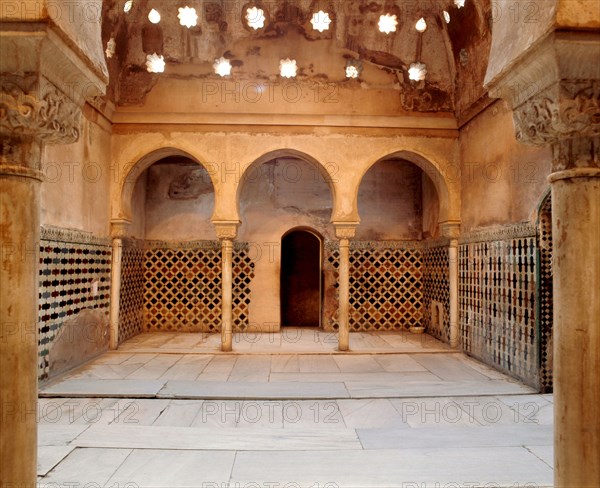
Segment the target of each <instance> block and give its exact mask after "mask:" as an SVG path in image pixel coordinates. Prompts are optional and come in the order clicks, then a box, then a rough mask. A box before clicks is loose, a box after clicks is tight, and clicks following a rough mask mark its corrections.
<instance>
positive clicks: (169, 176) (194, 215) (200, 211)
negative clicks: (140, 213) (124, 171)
mask: <svg viewBox="0 0 600 488" xmlns="http://www.w3.org/2000/svg"><path fill="white" fill-rule="evenodd" d="M214 199H215V194H214V190H213V188H212V183H211V181H210V177H209V176H208V173H207V172H206V170H205V169H204V168H202V167H200V166H198V165H197V164H196V163H194V162H189V163H188V164H185V163H184V164H183V165H182V164H177V163H174V164H168V163H167V164H160V163H157V164H154V165H153V166H151V167H150V168H149V169H148V170H147V183H146V202H145V208H144V213H145V229H146V232H145V235H146V239H148V240H162V241H193V240H195V241H202V240H205V241H211V240H215V239H216V234H215V229H214V225H213V223H212V222H211V220H210V218H211V216H212V212H213V208H214Z"/></svg>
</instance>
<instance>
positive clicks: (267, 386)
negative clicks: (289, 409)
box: [157, 381, 349, 400]
mask: <svg viewBox="0 0 600 488" xmlns="http://www.w3.org/2000/svg"><path fill="white" fill-rule="evenodd" d="M157 397H158V398H196V399H217V400H218V399H235V398H242V399H244V398H248V399H263V400H272V399H292V400H294V399H304V398H348V397H349V395H348V392H347V390H346V388H345V387H344V384H343V383H318V382H313V383H308V382H306V383H302V384H301V385H300V386H299V385H298V384H297V383H292V382H277V383H270V382H253V381H246V382H244V381H240V382H233V381H228V382H226V383H221V382H216V381H215V382H210V381H206V382H202V381H168V382H167V383H166V385H165V387H164V388H163V389H162V390H161V391H160V392H159V393H158V394H157Z"/></svg>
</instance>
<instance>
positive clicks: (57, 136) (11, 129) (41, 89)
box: [0, 73, 81, 144]
mask: <svg viewBox="0 0 600 488" xmlns="http://www.w3.org/2000/svg"><path fill="white" fill-rule="evenodd" d="M0 78H1V79H2V82H1V84H0V132H2V133H3V134H8V135H10V136H13V137H15V136H16V137H25V138H35V139H38V140H43V141H44V142H46V143H50V144H52V143H54V144H71V143H74V142H76V141H77V139H79V131H80V125H81V121H80V116H81V112H80V109H79V107H78V106H77V105H75V104H74V103H73V102H72V101H71V100H70V99H69V98H68V97H67V96H66V95H65V94H64V93H62V92H61V91H59V90H58V89H57V88H56V87H55V86H54V85H51V84H44V85H43V86H40V84H39V78H38V77H37V76H35V75H30V76H18V75H10V74H7V73H2V75H1V77H0Z"/></svg>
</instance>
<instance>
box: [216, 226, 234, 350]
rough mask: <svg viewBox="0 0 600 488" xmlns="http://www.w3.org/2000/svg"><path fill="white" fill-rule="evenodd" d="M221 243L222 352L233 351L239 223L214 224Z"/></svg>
mask: <svg viewBox="0 0 600 488" xmlns="http://www.w3.org/2000/svg"><path fill="white" fill-rule="evenodd" d="M214 224H215V228H216V231H217V237H218V238H219V240H220V241H221V351H223V352H230V351H232V350H233V270H232V268H233V241H234V239H235V238H236V236H237V228H238V226H239V224H240V223H239V222H214Z"/></svg>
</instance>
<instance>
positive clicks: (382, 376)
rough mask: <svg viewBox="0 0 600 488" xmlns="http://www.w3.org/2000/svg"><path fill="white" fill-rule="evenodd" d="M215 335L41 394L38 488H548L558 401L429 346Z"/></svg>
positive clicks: (121, 360) (154, 343) (154, 338)
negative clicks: (346, 345) (349, 347)
mask: <svg viewBox="0 0 600 488" xmlns="http://www.w3.org/2000/svg"><path fill="white" fill-rule="evenodd" d="M293 334H297V337H294V335H293ZM218 339H219V337H218V336H217V335H214V334H210V335H193V334H188V335H186V334H172V333H159V334H156V335H154V334H143V335H141V336H137V337H135V338H134V339H133V340H132V341H128V342H127V343H126V345H125V347H124V349H123V350H120V352H109V353H106V355H104V356H101V357H99V358H97V359H95V360H93V361H92V362H90V363H89V364H87V365H84V366H83V367H81V368H79V369H77V370H75V371H73V372H72V373H70V374H67V375H65V376H64V377H63V378H59V379H58V380H55V381H54V382H53V383H52V384H50V385H46V386H43V387H42V390H41V394H42V396H47V397H48V398H42V399H40V402H39V406H38V417H39V446H40V456H39V460H38V461H39V475H40V485H39V486H40V488H42V487H47V488H57V486H61V485H62V486H76V485H73V483H75V484H79V486H86V485H88V486H105V487H110V488H113V487H117V486H118V487H123V488H125V487H127V486H128V485H127V483H130V484H133V485H132V488H133V487H135V488H158V487H165V488H167V487H168V488H179V487H182V488H183V487H194V488H197V487H200V488H224V487H227V488H231V487H234V488H237V487H238V486H239V487H242V488H250V487H252V488H255V487H260V488H263V487H265V488H266V487H268V486H273V487H275V488H281V487H284V486H286V485H288V486H289V488H291V487H293V488H297V487H298V486H302V487H307V488H308V487H310V488H314V487H316V486H318V487H319V488H374V487H381V488H396V487H397V488H400V487H402V488H413V487H415V486H417V487H418V488H434V487H435V488H439V487H440V486H441V487H444V486H447V487H450V486H486V485H488V486H494V487H502V488H504V487H506V488H508V487H511V488H514V487H515V486H522V487H524V486H536V488H542V487H549V486H551V485H552V464H553V461H552V444H553V438H552V435H553V434H552V424H553V403H552V401H553V399H552V395H538V394H536V393H535V392H534V390H533V389H531V388H529V387H527V386H525V385H522V384H520V383H518V382H517V381H515V380H513V379H511V378H509V377H508V376H506V375H504V374H502V373H500V372H497V371H495V370H493V369H491V368H489V367H487V366H485V365H482V364H480V363H478V362H477V361H475V360H474V359H472V358H468V357H466V356H464V355H462V354H460V353H456V352H452V351H448V348H447V347H446V346H445V345H443V344H440V343H439V342H438V341H435V340H434V339H431V338H428V336H422V337H418V336H413V335H410V334H362V335H355V334H353V335H352V336H351V343H352V341H354V342H353V343H354V344H355V347H356V348H357V349H359V348H364V349H365V350H368V351H369V354H365V353H364V352H363V353H357V352H356V351H355V352H353V353H351V354H340V353H337V352H335V346H336V345H337V344H336V341H334V340H333V339H336V336H335V334H333V335H332V334H323V333H320V332H319V331H316V330H308V331H300V332H299V333H298V331H297V330H296V331H295V330H290V331H284V332H283V333H281V334H279V335H276V336H274V337H272V338H267V337H262V336H261V337H258V340H257V341H256V342H252V343H247V344H243V343H240V344H238V345H237V346H236V345H235V344H234V347H238V348H241V349H244V348H245V350H247V351H248V352H249V354H240V353H239V351H238V352H237V353H235V354H222V353H219V352H218V347H219V341H218ZM238 339H239V340H241V338H240V337H238ZM290 348H291V349H292V353H289V351H286V349H290ZM444 351H446V352H444ZM69 483H71V485H69ZM92 483H96V484H97V485H94V484H92ZM290 483H292V484H290ZM327 483H330V484H329V485H327ZM473 483H476V484H475V485H474V484H473ZM527 483H529V484H530V485H527ZM277 484H278V485H277Z"/></svg>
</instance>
